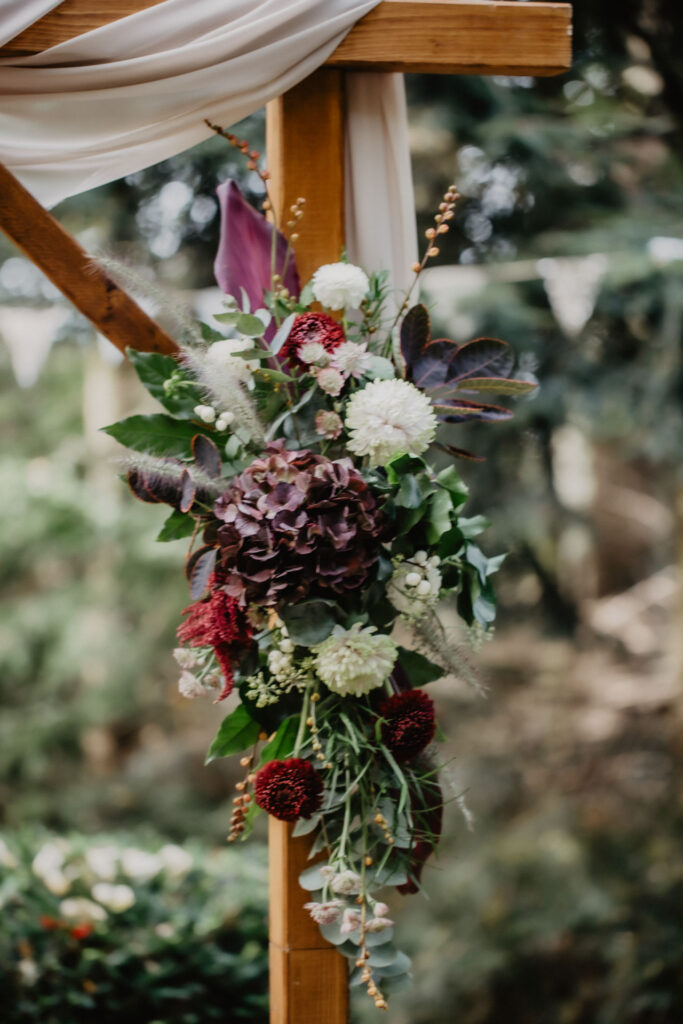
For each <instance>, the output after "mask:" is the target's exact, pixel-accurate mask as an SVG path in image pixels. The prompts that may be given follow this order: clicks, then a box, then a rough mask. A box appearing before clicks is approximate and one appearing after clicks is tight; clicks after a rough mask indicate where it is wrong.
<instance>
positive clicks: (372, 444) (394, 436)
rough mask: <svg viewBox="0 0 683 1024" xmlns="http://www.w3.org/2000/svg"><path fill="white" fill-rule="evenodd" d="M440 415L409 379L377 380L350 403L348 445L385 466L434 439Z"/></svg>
mask: <svg viewBox="0 0 683 1024" xmlns="http://www.w3.org/2000/svg"><path fill="white" fill-rule="evenodd" d="M436 428H437V419H436V414H435V412H434V409H433V408H432V403H431V401H430V399H429V398H428V397H427V395H425V394H424V393H423V392H422V391H420V390H419V388H416V387H415V385H414V384H411V383H410V382H409V381H407V380H373V381H372V382H371V383H370V384H368V385H367V387H365V388H363V390H362V391H356V392H355V394H354V395H352V397H351V399H350V401H349V404H348V405H347V407H346V429H347V430H348V431H349V434H350V437H349V441H348V444H347V447H348V448H349V450H350V451H352V452H353V453H354V455H361V456H362V455H367V456H368V459H369V461H370V465H371V466H385V465H386V464H387V462H389V460H390V459H392V458H393V457H394V456H395V455H399V454H401V453H403V452H408V453H410V454H411V455H421V454H422V452H424V451H426V449H427V448H428V447H429V445H430V444H431V443H432V441H433V440H434V436H435V434H436Z"/></svg>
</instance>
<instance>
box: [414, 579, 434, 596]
mask: <svg viewBox="0 0 683 1024" xmlns="http://www.w3.org/2000/svg"><path fill="white" fill-rule="evenodd" d="M417 592H418V594H419V596H420V597H428V596H429V594H431V592H432V585H431V583H430V582H429V580H422V582H421V583H420V585H419V586H418V588H417Z"/></svg>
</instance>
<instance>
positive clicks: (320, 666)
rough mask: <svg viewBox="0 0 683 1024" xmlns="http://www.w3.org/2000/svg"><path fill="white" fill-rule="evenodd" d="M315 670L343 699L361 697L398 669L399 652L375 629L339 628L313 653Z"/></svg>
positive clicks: (359, 626) (356, 626)
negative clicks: (349, 696)
mask: <svg viewBox="0 0 683 1024" xmlns="http://www.w3.org/2000/svg"><path fill="white" fill-rule="evenodd" d="M313 652H314V654H315V669H316V672H317V673H318V675H319V677H320V678H321V679H322V681H323V682H324V683H325V685H326V686H327V687H328V688H329V689H330V690H332V691H333V692H334V693H338V694H340V695H341V696H342V697H346V696H348V695H351V696H354V697H358V696H360V695H361V694H363V693H368V692H369V691H370V690H373V689H374V688H375V687H376V686H381V685H382V683H383V682H384V681H385V679H387V678H388V677H389V675H390V673H391V670H392V668H393V667H394V662H395V661H396V657H397V655H398V648H397V647H396V644H395V643H394V641H393V640H392V639H391V638H390V637H388V636H385V635H384V634H382V633H377V631H376V628H375V626H365V627H361V625H360V623H358V622H356V623H355V624H354V625H353V626H352V627H351V629H348V630H347V629H343V628H342V627H341V626H335V628H334V631H333V633H332V636H330V637H328V639H327V640H324V641H323V642H322V643H321V644H319V645H318V646H317V647H315V648H314V649H313Z"/></svg>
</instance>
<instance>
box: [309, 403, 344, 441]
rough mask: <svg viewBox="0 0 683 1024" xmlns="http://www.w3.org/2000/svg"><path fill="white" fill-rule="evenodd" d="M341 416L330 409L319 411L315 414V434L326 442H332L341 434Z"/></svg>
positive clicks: (342, 425)
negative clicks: (320, 435)
mask: <svg viewBox="0 0 683 1024" xmlns="http://www.w3.org/2000/svg"><path fill="white" fill-rule="evenodd" d="M343 427H344V424H343V423H342V421H341V416H339V415H338V413H336V412H332V410H331V409H319V410H318V412H317V413H316V414H315V431H316V434H322V436H323V437H324V438H325V440H327V441H334V440H335V439H336V438H337V437H339V435H340V434H341V432H342V429H343Z"/></svg>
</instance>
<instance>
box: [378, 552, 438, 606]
mask: <svg viewBox="0 0 683 1024" xmlns="http://www.w3.org/2000/svg"><path fill="white" fill-rule="evenodd" d="M420 556H423V557H420ZM439 563H440V559H439V557H438V556H437V555H433V556H432V557H431V558H428V557H427V553H426V552H424V551H418V552H417V554H416V555H413V557H412V559H406V560H405V561H402V562H395V563H394V564H395V569H394V573H393V575H392V577H391V579H390V580H389V583H388V584H387V597H388V598H389V600H390V601H391V603H392V605H393V606H394V608H395V609H396V611H397V612H401V614H402V615H405V616H406V617H407V618H409V619H419V618H422V616H423V615H424V614H425V612H427V611H428V610H429V609H430V608H433V607H434V605H435V604H436V603H437V601H438V600H439V593H440V591H441V579H442V578H441V572H440V570H439V568H438V566H439Z"/></svg>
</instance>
